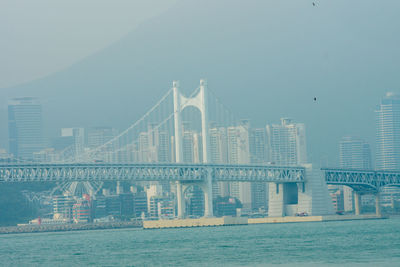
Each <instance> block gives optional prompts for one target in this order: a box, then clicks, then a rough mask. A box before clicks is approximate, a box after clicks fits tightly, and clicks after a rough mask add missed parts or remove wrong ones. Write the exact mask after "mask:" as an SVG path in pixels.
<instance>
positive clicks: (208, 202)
mask: <svg viewBox="0 0 400 267" xmlns="http://www.w3.org/2000/svg"><path fill="white" fill-rule="evenodd" d="M199 186H200V188H201V189H202V190H203V193H204V217H213V216H214V215H213V202H212V169H208V170H207V179H206V180H205V181H204V183H202V184H200V185H199Z"/></svg>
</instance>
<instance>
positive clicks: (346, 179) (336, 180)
mask: <svg viewBox="0 0 400 267" xmlns="http://www.w3.org/2000/svg"><path fill="white" fill-rule="evenodd" d="M321 170H322V171H323V172H325V181H326V183H327V184H337V185H346V186H349V187H351V188H353V189H354V190H355V191H357V192H361V193H377V192H379V191H380V189H381V188H382V187H385V186H400V171H375V170H357V169H332V168H322V169H321Z"/></svg>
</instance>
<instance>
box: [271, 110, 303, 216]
mask: <svg viewBox="0 0 400 267" xmlns="http://www.w3.org/2000/svg"><path fill="white" fill-rule="evenodd" d="M266 130H267V140H268V141H267V142H268V152H269V161H270V162H271V163H272V164H277V165H286V166H288V165H289V166H290V165H299V164H305V163H307V150H306V130H305V125H304V124H303V123H295V122H293V121H292V120H291V119H288V118H282V119H281V124H271V125H267V126H266ZM279 187H281V188H282V189H279ZM280 190H282V192H284V194H283V195H282V194H280V193H279V191H280ZM298 192H299V190H298V187H297V185H296V184H294V183H286V184H283V185H279V184H275V183H270V184H269V192H268V194H269V203H268V214H269V215H270V216H281V215H278V214H291V215H293V211H289V210H287V211H284V212H282V213H281V212H280V211H279V212H278V213H276V207H279V205H277V204H276V203H279V202H276V200H277V199H279V198H283V202H284V203H285V204H286V205H287V207H290V206H291V207H296V206H297V205H298V204H299V203H298V201H299V194H298ZM278 210H279V209H278Z"/></svg>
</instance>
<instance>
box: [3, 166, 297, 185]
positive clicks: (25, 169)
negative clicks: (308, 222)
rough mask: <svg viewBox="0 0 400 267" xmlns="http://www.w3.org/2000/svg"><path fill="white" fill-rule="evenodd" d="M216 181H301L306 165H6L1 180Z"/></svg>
mask: <svg viewBox="0 0 400 267" xmlns="http://www.w3.org/2000/svg"><path fill="white" fill-rule="evenodd" d="M208 177H211V179H213V180H216V181H243V182H275V183H300V182H304V181H305V168H304V167H281V166H274V165H218V164H172V163H171V164H169V163H168V164H118V163H89V164H82V163H81V164H78V163H76V164H75V163H74V164H44V163H39V164H5V165H0V182H64V181H70V182H72V181H89V182H90V181H127V180H130V181H181V182H196V181H198V182H202V181H206V180H207V179H208Z"/></svg>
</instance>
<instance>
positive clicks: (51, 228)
mask: <svg viewBox="0 0 400 267" xmlns="http://www.w3.org/2000/svg"><path fill="white" fill-rule="evenodd" d="M124 228H142V223H139V222H109V223H85V224H52V225H49V224H48V225H43V224H42V225H24V226H4V227H0V235H7V234H24V233H48V232H69V231H86V230H106V229H124Z"/></svg>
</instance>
